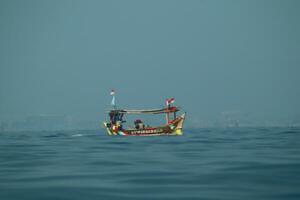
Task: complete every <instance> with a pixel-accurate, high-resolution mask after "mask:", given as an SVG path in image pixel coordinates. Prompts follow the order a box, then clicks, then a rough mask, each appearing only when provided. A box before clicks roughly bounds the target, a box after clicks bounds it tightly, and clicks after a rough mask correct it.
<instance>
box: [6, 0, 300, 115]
mask: <svg viewBox="0 0 300 200" xmlns="http://www.w3.org/2000/svg"><path fill="white" fill-rule="evenodd" d="M299 8H300V1H297V0H294V1H292V0H280V1H279V0H241V1H238V0H226V1H224V0H218V1H217V0H188V1H183V0H181V1H175V0H162V1H161V0H153V1H140V0H135V1H133V0H127V1H121V0H120V1H114V0H112V1H109V0H106V1H98V0H87V1H84V0H81V1H79V0H61V1H59V0H51V1H50V0H49V1H39V0H27V1H23V0H19V1H18V0H0V116H2V117H5V116H19V117H26V116H28V115H39V114H49V115H71V116H76V117H79V118H82V119H90V120H95V119H96V120H97V119H99V120H100V121H101V120H102V118H103V115H105V111H106V110H108V109H109V108H110V107H109V104H110V100H111V97H110V96H109V93H110V90H111V89H115V91H116V100H117V104H118V105H119V106H120V107H126V108H157V107H161V106H163V104H164V100H165V99H166V98H168V97H175V101H176V104H177V105H179V106H181V108H182V109H183V110H184V111H186V112H187V113H188V115H187V116H188V118H187V121H188V120H191V121H192V120H194V119H215V118H218V117H219V116H220V114H221V113H224V112H241V113H243V114H244V115H251V116H253V117H254V118H257V119H259V120H281V119H285V120H286V119H288V120H294V119H295V118H297V119H299V118H300V117H299V116H300V110H299V107H300V105H299V104H300V103H299V102H300V87H299V86H300V76H299V75H300V55H299V53H300V23H299V20H300V13H299Z"/></svg>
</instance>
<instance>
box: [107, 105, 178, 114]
mask: <svg viewBox="0 0 300 200" xmlns="http://www.w3.org/2000/svg"><path fill="white" fill-rule="evenodd" d="M177 111H179V109H178V107H176V106H171V107H168V108H161V109H143V110H128V109H122V110H120V109H119V110H111V111H110V112H109V113H112V114H117V113H123V114H162V113H172V112H177Z"/></svg>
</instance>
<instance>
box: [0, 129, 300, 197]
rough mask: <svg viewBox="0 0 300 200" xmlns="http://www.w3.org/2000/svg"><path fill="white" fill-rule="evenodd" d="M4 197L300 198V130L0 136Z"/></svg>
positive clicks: (0, 194)
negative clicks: (151, 134)
mask: <svg viewBox="0 0 300 200" xmlns="http://www.w3.org/2000/svg"><path fill="white" fill-rule="evenodd" d="M0 199H1V200H17V199H22V200H29V199H30V200H31V199H38V200H48V199H49V200H50V199H51V200H53V199H66V200H68V199H70V200H77V199H78V200H79V199H107V200H109V199H122V200H126V199H162V200H165V199H208V200H210V199H211V200H217V199H228V200H235V199H236V200H253V199H263V200H268V199H278V200H279V199H280V200H282V199H284V200H292V199H295V200H296V199H297V200H298V199H300V129H299V128H230V129H213V128H212V129H198V130H185V133H184V135H183V136H170V137H167V136H157V137H122V136H107V135H106V134H105V133H104V131H102V130H96V131H41V132H30V131H27V132H2V133H0Z"/></svg>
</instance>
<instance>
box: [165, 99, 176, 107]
mask: <svg viewBox="0 0 300 200" xmlns="http://www.w3.org/2000/svg"><path fill="white" fill-rule="evenodd" d="M174 102H175V98H169V99H166V105H167V106H168V105H170V104H171V103H174Z"/></svg>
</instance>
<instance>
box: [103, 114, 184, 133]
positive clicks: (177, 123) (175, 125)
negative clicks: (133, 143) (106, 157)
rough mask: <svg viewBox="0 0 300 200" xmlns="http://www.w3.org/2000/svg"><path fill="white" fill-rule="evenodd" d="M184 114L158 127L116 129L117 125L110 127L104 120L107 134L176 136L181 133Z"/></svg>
mask: <svg viewBox="0 0 300 200" xmlns="http://www.w3.org/2000/svg"><path fill="white" fill-rule="evenodd" d="M184 119H185V114H182V115H181V116H179V117H178V118H176V119H174V120H173V121H171V122H170V123H168V124H166V125H163V126H159V127H146V128H143V129H127V130H126V129H118V128H117V127H114V126H113V127H110V126H109V125H108V123H107V122H104V123H103V124H104V127H105V128H106V131H107V134H108V135H112V136H113V135H122V136H177V135H182V134H183V132H182V129H183V122H184Z"/></svg>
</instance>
